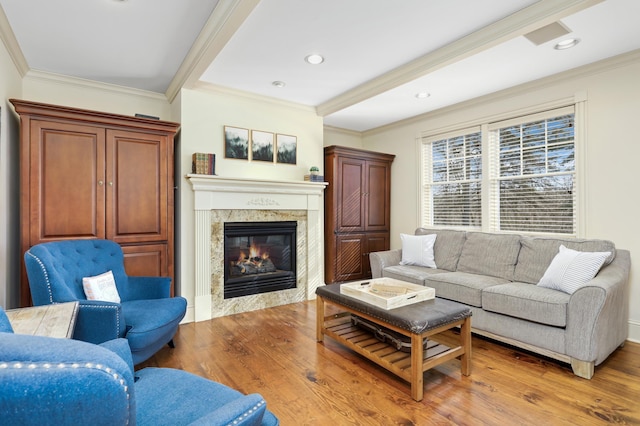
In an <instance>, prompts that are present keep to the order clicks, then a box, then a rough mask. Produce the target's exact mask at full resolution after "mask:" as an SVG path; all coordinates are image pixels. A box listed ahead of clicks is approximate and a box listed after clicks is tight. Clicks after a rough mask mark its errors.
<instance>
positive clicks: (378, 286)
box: [340, 278, 436, 310]
mask: <svg viewBox="0 0 640 426" xmlns="http://www.w3.org/2000/svg"><path fill="white" fill-rule="evenodd" d="M340 293H341V294H346V295H348V296H351V297H354V298H356V299H358V300H362V301H363V302H367V303H371V304H372V305H375V306H378V307H380V308H382V309H386V310H389V309H394V308H399V307H401V306H406V305H411V304H413V303H417V302H422V301H425V300H430V299H433V298H435V297H436V290H435V289H433V288H431V287H424V286H421V285H418V284H412V283H408V282H405V281H400V280H395V279H393V278H375V279H371V280H364V281H356V282H352V283H346V284H341V285H340Z"/></svg>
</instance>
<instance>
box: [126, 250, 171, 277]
mask: <svg viewBox="0 0 640 426" xmlns="http://www.w3.org/2000/svg"><path fill="white" fill-rule="evenodd" d="M122 252H123V253H124V269H125V271H126V272H127V275H131V276H136V277H166V276H168V275H169V273H168V263H167V245H166V244H143V245H139V246H123V247H122Z"/></svg>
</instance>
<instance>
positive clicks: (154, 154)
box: [11, 99, 179, 306]
mask: <svg viewBox="0 0 640 426" xmlns="http://www.w3.org/2000/svg"><path fill="white" fill-rule="evenodd" d="M11 103H12V104H13V105H14V107H15V110H16V112H17V113H18V114H19V115H20V144H21V146H20V179H21V182H20V186H21V201H20V210H21V213H20V216H21V224H20V227H21V246H22V247H21V248H22V251H23V253H24V252H25V251H26V250H28V249H29V248H30V247H31V246H33V245H35V244H39V243H44V242H48V241H59V240H66V239H91V238H105V239H109V240H113V241H116V242H118V243H119V244H120V245H121V246H122V247H123V252H124V255H125V269H126V270H127V273H128V274H130V275H147V276H170V277H172V278H173V273H174V271H173V269H174V267H173V259H174V254H173V252H174V250H173V245H174V243H173V203H174V200H173V191H174V189H173V188H174V177H173V143H174V136H175V134H176V132H177V131H178V128H179V125H178V124H177V123H170V122H165V121H159V120H150V119H140V118H135V117H129V116H123V115H116V114H108V113H101V112H95V111H88V110H81V109H75V108H69V107H60V106H55V105H48V104H41V103H35V102H29V101H22V100H17V99H11ZM30 303H31V296H30V292H29V287H28V282H27V278H26V273H25V271H24V267H23V272H22V282H21V304H22V306H27V305H29V304H30Z"/></svg>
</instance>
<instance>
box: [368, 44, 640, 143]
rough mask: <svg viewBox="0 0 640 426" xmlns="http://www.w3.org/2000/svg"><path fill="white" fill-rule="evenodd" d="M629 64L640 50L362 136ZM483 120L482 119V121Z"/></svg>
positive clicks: (581, 95) (580, 95)
mask: <svg viewBox="0 0 640 426" xmlns="http://www.w3.org/2000/svg"><path fill="white" fill-rule="evenodd" d="M632 64H640V49H637V50H633V51H631V52H628V53H623V54H622V55H618V56H614V57H612V58H607V59H603V60H601V61H598V62H594V63H591V64H587V65H583V66H581V67H578V68H573V69H570V70H567V71H563V72H561V73H558V74H554V75H551V76H549V77H544V78H541V79H538V80H534V81H530V82H527V83H523V84H520V85H518V86H513V87H510V88H508V89H504V90H500V91H497V92H494V93H490V94H488V95H484V96H480V97H477V98H474V99H470V100H468V101H464V102H460V103H457V104H454V105H450V106H448V107H444V108H440V109H437V110H434V111H429V112H426V113H424V114H420V115H416V116H413V117H409V118H407V119H404V120H400V121H396V122H393V123H389V124H386V125H384V126H380V127H376V128H374V129H370V130H366V131H364V132H362V135H363V136H371V135H374V134H377V133H381V132H383V131H387V130H391V129H394V128H398V127H403V126H406V125H409V124H413V123H417V122H420V121H425V120H435V119H437V118H438V117H441V116H443V115H446V114H450V113H452V112H454V111H457V110H463V109H466V108H471V107H474V106H477V105H482V104H486V103H490V102H496V101H499V100H502V99H508V98H512V97H515V96H518V95H522V94H526V93H530V92H533V91H536V90H538V89H543V88H547V87H549V86H552V85H556V84H560V83H562V82H564V81H567V80H575V79H577V78H583V77H589V76H592V75H596V74H600V73H603V72H607V71H612V70H614V69H616V68H621V67H625V66H628V65H632ZM584 98H585V95H584V93H583V92H580V93H578V94H577V96H576V98H575V101H583V100H585V99H584ZM481 121H482V120H481Z"/></svg>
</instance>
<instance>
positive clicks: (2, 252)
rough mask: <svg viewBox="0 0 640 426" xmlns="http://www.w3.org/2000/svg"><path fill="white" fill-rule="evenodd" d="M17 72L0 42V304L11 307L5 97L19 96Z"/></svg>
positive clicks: (10, 136)
mask: <svg viewBox="0 0 640 426" xmlns="http://www.w3.org/2000/svg"><path fill="white" fill-rule="evenodd" d="M21 80H22V78H21V76H20V73H19V72H18V69H17V68H16V66H15V65H14V63H13V61H12V59H11V57H10V56H9V53H8V52H7V49H6V48H5V45H4V44H3V43H2V42H0V99H2V102H1V103H0V109H1V111H0V306H2V307H4V308H7V309H9V308H15V307H17V306H18V304H19V297H20V295H19V292H18V290H19V286H18V285H16V284H15V283H17V282H19V276H20V275H19V273H20V270H19V269H18V268H12V267H11V265H15V264H16V263H18V264H19V262H20V260H19V259H20V257H19V256H20V253H19V247H20V246H19V244H20V241H19V238H20V235H19V233H18V228H17V227H16V226H14V225H13V221H14V220H17V218H18V215H19V205H18V198H19V190H20V188H19V182H18V173H19V171H18V163H17V162H15V161H12V158H14V157H15V156H16V155H17V153H18V152H17V150H18V137H19V128H18V121H17V118H16V117H15V114H14V112H13V108H12V106H11V104H9V101H8V99H10V98H19V97H21V96H22V83H21Z"/></svg>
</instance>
